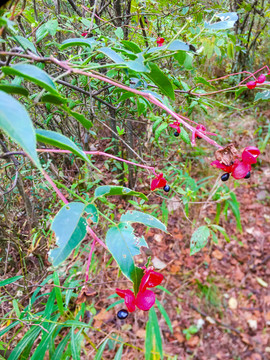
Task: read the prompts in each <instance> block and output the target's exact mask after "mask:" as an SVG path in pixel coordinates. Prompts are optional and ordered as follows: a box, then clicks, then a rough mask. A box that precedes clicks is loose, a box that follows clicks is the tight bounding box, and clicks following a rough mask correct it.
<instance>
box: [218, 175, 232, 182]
mask: <svg viewBox="0 0 270 360" xmlns="http://www.w3.org/2000/svg"><path fill="white" fill-rule="evenodd" d="M229 177H230V174H229V173H226V174H223V175H222V176H221V178H220V179H221V181H227V180H228V179H229Z"/></svg>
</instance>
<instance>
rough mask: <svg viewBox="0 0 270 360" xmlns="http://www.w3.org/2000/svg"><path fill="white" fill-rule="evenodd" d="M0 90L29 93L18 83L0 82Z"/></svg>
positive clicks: (12, 92)
mask: <svg viewBox="0 0 270 360" xmlns="http://www.w3.org/2000/svg"><path fill="white" fill-rule="evenodd" d="M0 90H2V91H4V92H6V93H8V94H18V95H23V96H28V95H29V91H28V90H27V89H25V88H24V87H22V86H20V85H11V84H0Z"/></svg>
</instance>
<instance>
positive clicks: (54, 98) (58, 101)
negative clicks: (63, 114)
mask: <svg viewBox="0 0 270 360" xmlns="http://www.w3.org/2000/svg"><path fill="white" fill-rule="evenodd" d="M40 102H43V103H50V104H55V105H62V104H65V103H66V102H67V99H66V98H63V97H62V96H59V95H53V94H48V93H47V94H44V95H43V96H42V97H41V99H40Z"/></svg>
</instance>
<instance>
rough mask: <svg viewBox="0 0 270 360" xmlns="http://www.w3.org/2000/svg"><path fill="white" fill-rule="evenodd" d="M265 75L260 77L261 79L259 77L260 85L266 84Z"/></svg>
mask: <svg viewBox="0 0 270 360" xmlns="http://www.w3.org/2000/svg"><path fill="white" fill-rule="evenodd" d="M265 79H266V78H265V75H263V74H262V75H260V76H259V77H258V79H257V82H258V83H259V84H263V83H264V82H265Z"/></svg>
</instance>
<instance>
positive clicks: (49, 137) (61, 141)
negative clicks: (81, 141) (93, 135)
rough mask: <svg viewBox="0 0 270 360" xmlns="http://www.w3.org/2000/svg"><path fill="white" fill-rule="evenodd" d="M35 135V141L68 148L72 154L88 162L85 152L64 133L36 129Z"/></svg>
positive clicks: (64, 148)
mask: <svg viewBox="0 0 270 360" xmlns="http://www.w3.org/2000/svg"><path fill="white" fill-rule="evenodd" d="M36 136H37V141H40V142H43V143H45V144H50V145H53V146H56V147H58V148H59V149H63V150H69V151H71V152H72V153H73V154H75V155H77V156H79V157H80V158H81V159H83V160H85V161H87V162H90V160H89V159H88V157H87V156H86V155H85V153H84V152H83V151H82V150H81V149H79V148H78V146H77V145H76V144H75V143H74V142H73V141H71V140H70V139H69V138H68V137H66V136H65V135H62V134H60V133H58V132H55V131H51V130H43V129H37V130H36Z"/></svg>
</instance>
